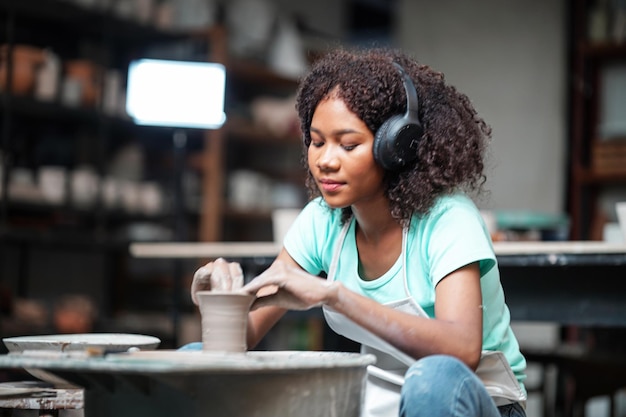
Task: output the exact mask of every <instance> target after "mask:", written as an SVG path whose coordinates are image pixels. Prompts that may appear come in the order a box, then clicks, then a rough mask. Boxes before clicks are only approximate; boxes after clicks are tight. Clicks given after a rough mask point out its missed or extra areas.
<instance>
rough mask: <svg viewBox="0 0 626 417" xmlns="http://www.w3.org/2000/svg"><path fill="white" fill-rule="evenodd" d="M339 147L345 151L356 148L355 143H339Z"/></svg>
mask: <svg viewBox="0 0 626 417" xmlns="http://www.w3.org/2000/svg"><path fill="white" fill-rule="evenodd" d="M341 147H342V148H343V149H344V150H346V151H351V150H353V149H354V148H356V145H341Z"/></svg>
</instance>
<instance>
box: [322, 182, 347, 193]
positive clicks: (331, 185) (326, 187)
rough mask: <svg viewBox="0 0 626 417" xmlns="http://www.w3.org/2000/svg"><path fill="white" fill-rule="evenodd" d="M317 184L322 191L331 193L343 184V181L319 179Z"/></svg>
mask: <svg viewBox="0 0 626 417" xmlns="http://www.w3.org/2000/svg"><path fill="white" fill-rule="evenodd" d="M319 185H320V188H321V189H322V191H325V192H327V193H332V192H335V191H337V190H338V189H339V188H340V187H341V186H342V185H343V183H341V182H338V181H332V180H320V181H319Z"/></svg>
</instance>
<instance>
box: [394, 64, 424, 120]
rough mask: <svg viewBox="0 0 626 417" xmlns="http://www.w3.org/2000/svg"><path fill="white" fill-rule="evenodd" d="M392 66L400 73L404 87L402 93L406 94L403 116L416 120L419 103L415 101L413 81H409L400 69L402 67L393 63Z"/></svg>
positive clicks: (407, 76)
mask: <svg viewBox="0 0 626 417" xmlns="http://www.w3.org/2000/svg"><path fill="white" fill-rule="evenodd" d="M393 66H394V67H396V69H397V70H398V72H399V73H400V76H402V85H403V86H404V92H405V93H406V113H405V114H406V115H407V116H409V117H411V118H412V119H417V118H418V116H417V109H418V108H419V102H418V100H417V91H416V89H415V85H414V84H413V80H411V77H409V74H407V73H406V71H405V70H404V68H402V65H400V64H398V63H397V62H394V63H393Z"/></svg>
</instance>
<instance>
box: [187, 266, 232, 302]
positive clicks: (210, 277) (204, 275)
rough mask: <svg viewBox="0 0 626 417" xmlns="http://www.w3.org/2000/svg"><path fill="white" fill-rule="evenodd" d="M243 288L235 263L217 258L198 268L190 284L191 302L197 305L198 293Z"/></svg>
mask: <svg viewBox="0 0 626 417" xmlns="http://www.w3.org/2000/svg"><path fill="white" fill-rule="evenodd" d="M242 287H243V271H242V270H241V265H239V263H237V262H227V261H226V260H225V259H223V258H218V259H216V260H215V261H213V262H209V263H207V264H206V265H204V266H203V267H200V268H199V269H198V270H197V271H196V273H195V274H194V276H193V282H192V283H191V300H192V301H193V303H194V304H195V305H198V299H197V297H196V293H197V292H198V291H237V290H240V289H241V288H242Z"/></svg>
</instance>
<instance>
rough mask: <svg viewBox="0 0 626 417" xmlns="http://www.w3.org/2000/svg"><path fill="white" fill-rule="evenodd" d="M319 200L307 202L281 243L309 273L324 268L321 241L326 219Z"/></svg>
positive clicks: (320, 270)
mask: <svg viewBox="0 0 626 417" xmlns="http://www.w3.org/2000/svg"><path fill="white" fill-rule="evenodd" d="M322 210H327V209H325V208H324V207H323V206H322V205H321V203H320V202H319V200H317V199H316V200H313V201H311V202H310V203H308V204H307V205H306V206H305V207H304V209H302V211H301V212H300V214H299V215H298V217H296V219H295V220H294V222H293V224H292V225H291V227H290V228H289V230H288V231H287V233H286V234H285V239H284V240H283V245H284V247H285V250H286V251H287V253H289V255H290V256H291V257H292V258H293V259H294V260H295V261H296V262H297V263H298V265H300V267H302V269H304V270H305V271H307V272H308V273H310V274H313V275H317V274H319V273H320V272H322V271H323V270H324V265H323V256H322V243H323V242H324V241H325V239H326V236H325V230H326V228H327V226H326V225H325V223H326V220H325V216H324V213H323V212H322Z"/></svg>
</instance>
